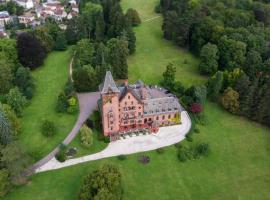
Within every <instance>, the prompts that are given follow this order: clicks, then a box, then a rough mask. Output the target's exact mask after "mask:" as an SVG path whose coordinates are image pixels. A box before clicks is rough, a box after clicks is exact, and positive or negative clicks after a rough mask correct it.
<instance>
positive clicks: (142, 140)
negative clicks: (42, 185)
mask: <svg viewBox="0 0 270 200" xmlns="http://www.w3.org/2000/svg"><path fill="white" fill-rule="evenodd" d="M181 119H182V124H181V125H175V126H168V127H162V128H160V129H159V131H158V133H157V134H150V135H140V136H134V137H130V138H127V139H122V140H117V141H114V142H111V143H110V144H109V145H108V147H107V148H105V149H104V150H103V151H101V152H99V153H95V154H91V155H88V156H83V157H80V158H74V159H70V160H67V161H65V162H63V163H60V162H58V161H57V160H56V159H55V158H54V157H53V158H51V160H50V161H49V162H47V163H46V164H44V165H42V166H41V167H39V168H37V169H36V173H38V172H43V171H49V170H54V169H60V168H63V167H68V166H72V165H76V164H79V163H84V162H88V161H92V160H99V159H102V158H107V157H113V156H117V155H122V154H123V155H127V154H133V153H138V152H145V151H150V150H154V149H158V148H161V147H165V146H169V145H173V144H175V143H178V142H180V141H182V140H183V139H185V135H186V134H187V133H188V131H189V130H190V128H191V120H190V118H189V115H188V113H187V112H186V111H183V112H181Z"/></svg>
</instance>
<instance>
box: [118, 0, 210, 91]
mask: <svg viewBox="0 0 270 200" xmlns="http://www.w3.org/2000/svg"><path fill="white" fill-rule="evenodd" d="M158 2H159V0H147V1H145V0H136V1H135V0H125V1H123V2H122V4H123V9H125V10H126V9H128V8H135V9H136V10H137V11H138V12H139V15H140V17H141V20H142V21H143V23H142V24H141V25H140V26H138V27H136V28H135V32H136V37H137V42H136V53H135V54H134V55H132V56H130V57H129V59H128V65H129V81H130V82H135V81H136V80H138V79H141V80H143V81H144V82H146V83H148V84H157V83H159V82H160V80H161V78H162V73H163V72H164V71H165V68H166V66H167V65H168V63H173V64H174V66H175V67H176V69H177V73H176V78H177V79H178V80H181V82H182V83H183V84H184V85H185V86H190V85H192V84H200V83H203V82H204V81H205V80H206V78H205V77H202V76H200V75H199V73H198V70H197V67H198V63H199V60H198V59H196V58H195V57H194V56H193V55H192V54H190V53H189V52H188V51H187V50H184V49H181V48H178V47H176V46H175V45H173V44H172V42H170V41H167V40H165V39H163V37H162V31H161V25H162V17H161V15H158V14H156V13H155V12H154V7H155V5H157V4H158ZM156 17H158V18H156ZM149 19H150V21H146V20H149ZM151 19H152V20H151Z"/></svg>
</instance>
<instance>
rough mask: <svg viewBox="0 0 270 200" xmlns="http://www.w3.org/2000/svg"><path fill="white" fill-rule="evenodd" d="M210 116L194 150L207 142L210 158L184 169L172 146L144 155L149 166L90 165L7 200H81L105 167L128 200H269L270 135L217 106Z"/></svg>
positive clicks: (130, 161)
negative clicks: (90, 176)
mask: <svg viewBox="0 0 270 200" xmlns="http://www.w3.org/2000/svg"><path fill="white" fill-rule="evenodd" d="M206 116H207V118H208V120H209V123H208V124H207V125H206V126H203V127H199V129H200V133H198V134H195V135H194V141H193V142H192V144H195V143H197V142H199V141H203V142H208V143H209V144H210V148H211V153H210V155H209V156H208V157H203V158H201V159H199V160H192V161H187V162H186V163H181V162H179V161H178V160H177V156H176V148H175V147H174V146H171V147H167V148H165V152H164V154H158V153H157V152H156V151H152V152H147V153H144V154H146V155H148V156H150V158H151V161H150V163H149V164H147V165H142V164H141V163H139V162H138V161H137V159H138V156H139V155H142V154H134V155H130V156H128V157H127V160H124V161H120V160H118V159H117V158H110V159H103V160H100V161H93V162H88V163H84V164H80V165H75V166H72V167H68V168H63V169H60V170H55V171H50V172H45V173H41V174H37V175H35V176H33V177H32V180H31V182H30V183H29V184H27V185H25V186H21V187H18V188H16V189H15V190H14V191H13V192H11V193H10V194H9V195H8V196H7V197H6V198H4V199H5V200H17V199H18V200H28V199H33V198H34V199H35V200H49V199H55V200H74V199H77V197H78V193H79V190H80V187H81V183H82V181H83V177H85V176H86V175H87V173H89V172H90V171H93V170H95V169H97V168H98V167H100V166H101V165H102V164H104V163H113V164H115V165H117V166H118V167H119V168H120V171H121V173H122V176H123V186H124V199H125V200H130V199H132V200H133V199H134V200H137V199H144V200H152V199H153V200H154V199H158V200H165V199H166V200H172V199H177V200H182V199H183V200H189V199H194V200H197V199H200V200H209V199H215V200H216V199H219V200H228V199H245V200H248V199H250V200H251V199H252V200H253V199H256V200H264V199H265V200H268V199H270V193H269V187H270V169H269V166H270V157H269V153H270V148H269V146H270V144H269V143H270V142H269V141H270V132H269V129H268V128H266V127H263V126H261V125H259V124H257V123H254V122H251V121H248V120H246V119H243V118H240V117H238V116H233V115H231V114H229V113H227V112H224V110H223V109H222V108H220V107H219V106H217V105H216V104H212V103H208V104H207V106H206ZM183 143H184V144H185V145H188V144H191V143H189V142H186V141H185V142H183Z"/></svg>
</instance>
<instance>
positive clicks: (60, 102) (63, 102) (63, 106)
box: [56, 91, 68, 112]
mask: <svg viewBox="0 0 270 200" xmlns="http://www.w3.org/2000/svg"><path fill="white" fill-rule="evenodd" d="M67 108H68V97H67V96H66V94H65V92H63V91H62V92H60V94H59V95H58V97H57V104H56V111H57V112H66V111H67Z"/></svg>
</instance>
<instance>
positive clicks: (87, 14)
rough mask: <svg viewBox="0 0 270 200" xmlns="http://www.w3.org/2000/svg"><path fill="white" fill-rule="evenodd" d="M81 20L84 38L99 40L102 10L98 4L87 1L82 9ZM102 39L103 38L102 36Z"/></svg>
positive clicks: (102, 26) (101, 28) (101, 30)
mask: <svg viewBox="0 0 270 200" xmlns="http://www.w3.org/2000/svg"><path fill="white" fill-rule="evenodd" d="M81 20H82V23H83V32H84V35H85V36H86V38H88V39H95V37H96V36H97V38H98V39H99V40H100V37H102V36H101V34H102V32H103V30H104V23H103V22H102V21H103V12H102V7H101V5H99V4H96V3H92V2H87V3H86V4H85V6H84V8H83V9H82V14H81ZM102 39H103V38H102Z"/></svg>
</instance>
